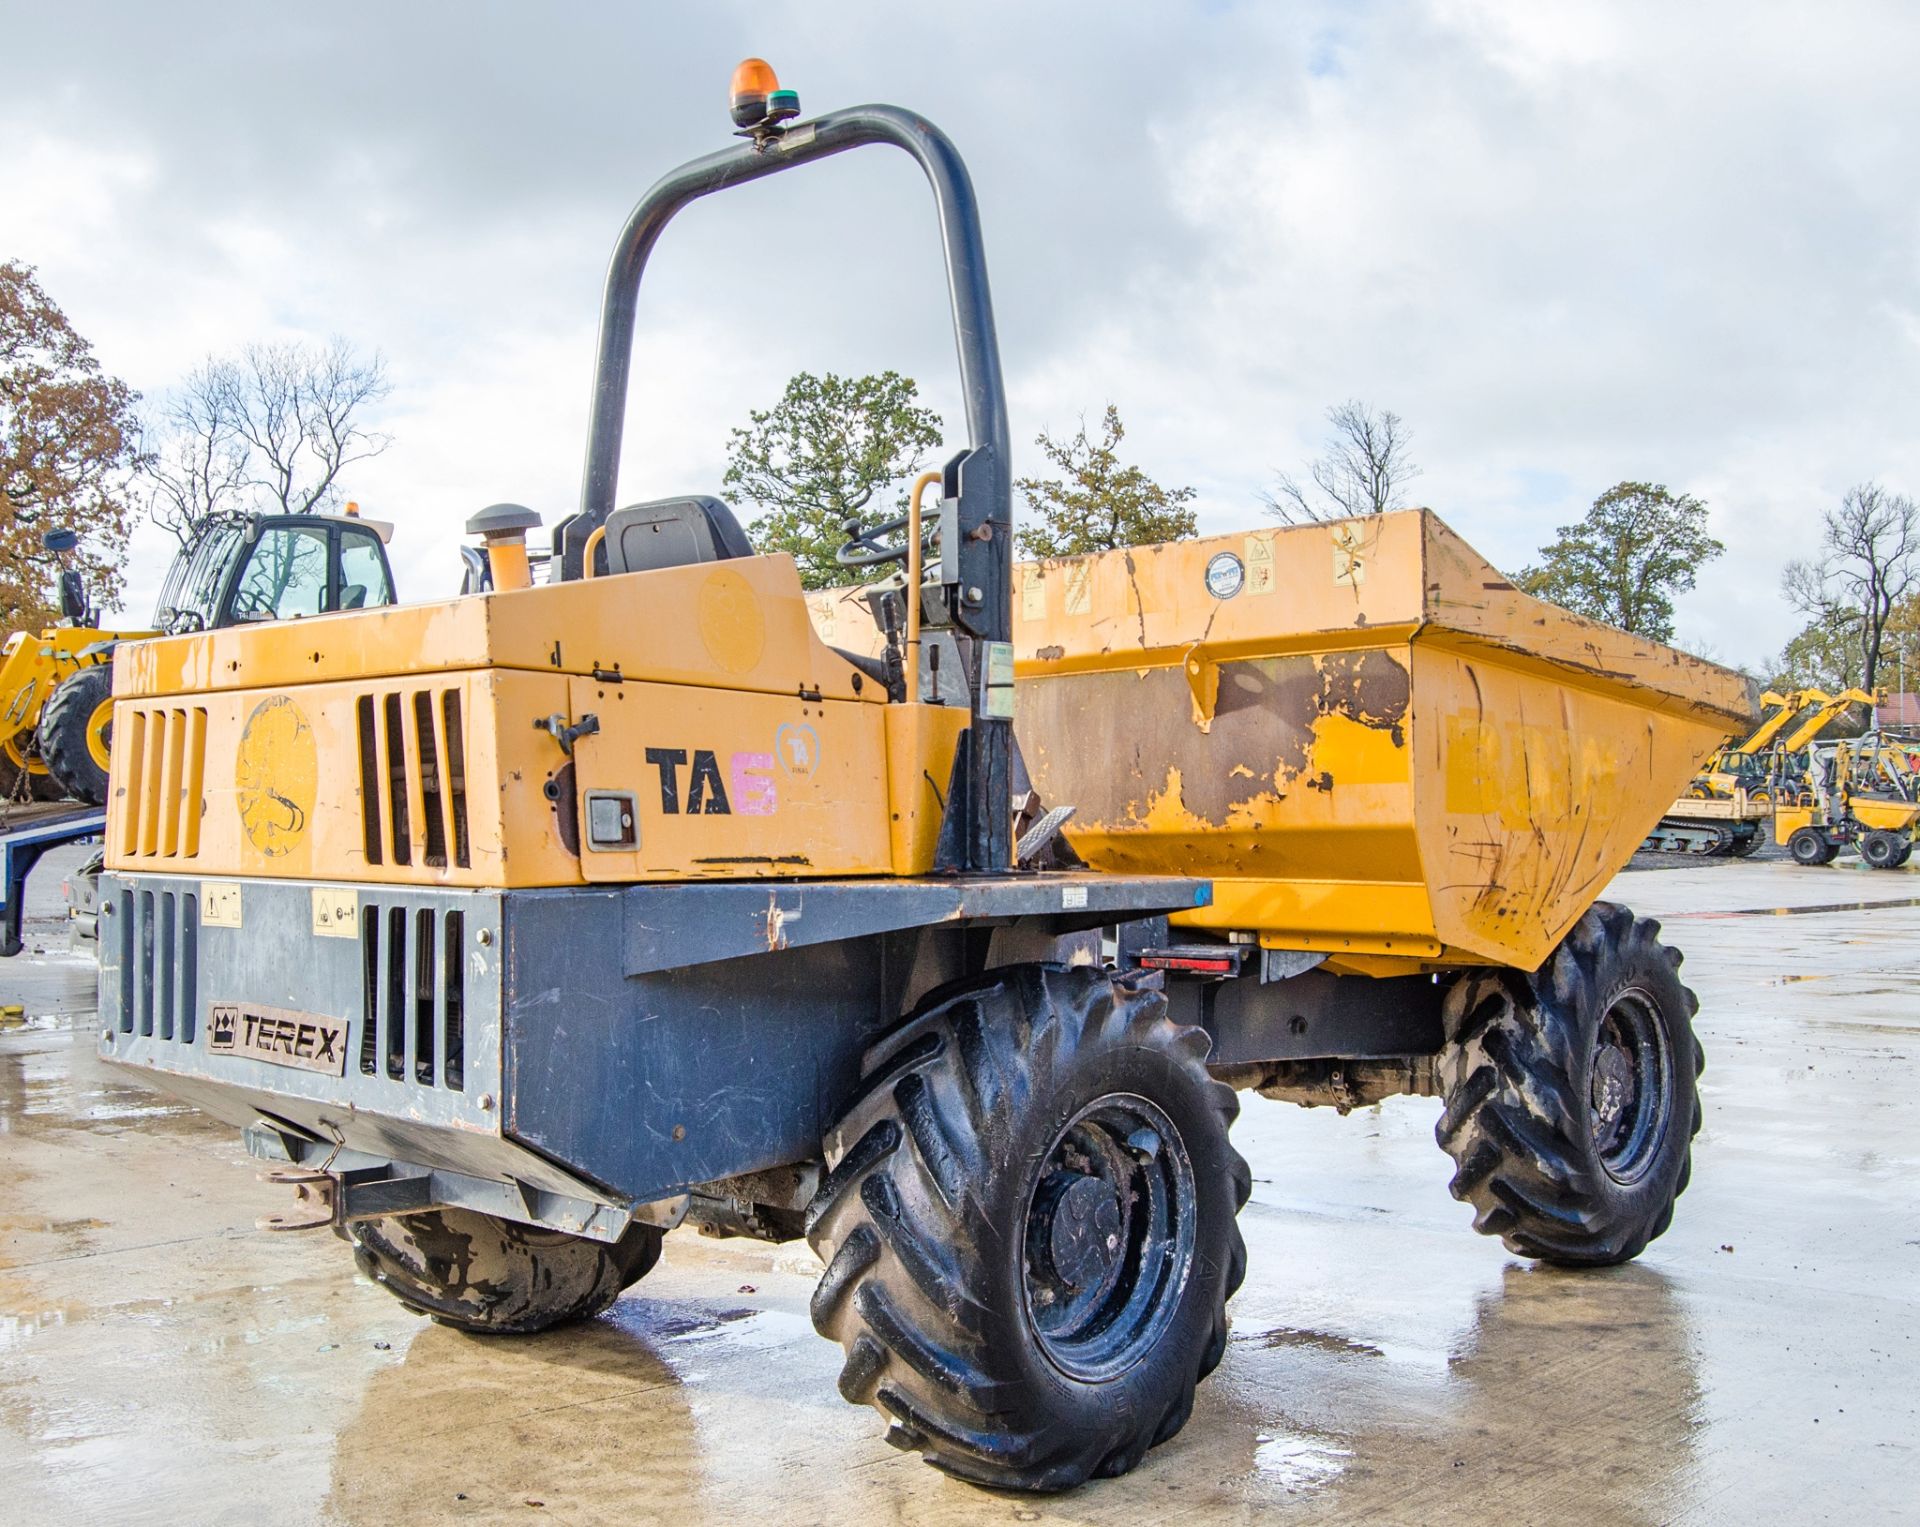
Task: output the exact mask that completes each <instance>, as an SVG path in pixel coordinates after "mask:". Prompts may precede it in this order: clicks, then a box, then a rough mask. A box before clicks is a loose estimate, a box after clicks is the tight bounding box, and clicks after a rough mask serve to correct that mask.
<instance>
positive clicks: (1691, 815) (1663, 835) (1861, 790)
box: [1644, 689, 1908, 868]
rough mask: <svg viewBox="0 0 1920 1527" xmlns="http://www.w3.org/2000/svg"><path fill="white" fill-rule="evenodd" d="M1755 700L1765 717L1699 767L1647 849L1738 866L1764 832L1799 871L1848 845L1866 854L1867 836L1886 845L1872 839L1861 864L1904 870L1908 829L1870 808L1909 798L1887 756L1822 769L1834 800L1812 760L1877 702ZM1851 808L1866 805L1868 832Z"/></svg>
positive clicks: (1849, 693) (1789, 697) (1855, 758)
mask: <svg viewBox="0 0 1920 1527" xmlns="http://www.w3.org/2000/svg"><path fill="white" fill-rule="evenodd" d="M1760 698H1761V704H1762V705H1763V706H1764V707H1765V712H1764V714H1763V716H1762V718H1761V721H1760V723H1759V725H1758V726H1756V727H1754V729H1753V730H1752V731H1750V732H1749V733H1747V734H1746V736H1744V737H1742V738H1740V739H1738V740H1737V741H1734V740H1729V741H1728V743H1727V744H1726V745H1725V746H1723V747H1721V748H1720V749H1719V751H1717V752H1716V753H1715V754H1714V755H1713V756H1712V757H1711V758H1709V759H1708V760H1707V761H1706V762H1705V763H1704V764H1702V765H1701V767H1700V771H1699V772H1698V773H1697V774H1695V775H1694V777H1693V779H1692V780H1690V781H1689V782H1688V784H1687V788H1686V790H1685V791H1684V792H1683V793H1682V794H1681V797H1680V799H1678V800H1677V801H1675V802H1674V803H1673V805H1672V807H1671V808H1669V810H1668V811H1667V814H1666V815H1665V816H1663V817H1662V818H1661V819H1660V821H1659V823H1658V825H1657V826H1656V827H1655V828H1654V830H1653V832H1652V833H1650V834H1649V835H1648V837H1647V841H1646V843H1645V845H1644V847H1646V848H1647V849H1649V850H1658V851H1662V852H1668V853H1692V854H1710V855H1716V856H1717V855H1727V854H1732V855H1737V856H1739V857H1741V858H1744V857H1746V856H1747V855H1749V854H1751V853H1753V852H1755V851H1756V850H1758V849H1759V848H1760V847H1761V845H1762V844H1763V843H1765V842H1766V841H1767V838H1768V836H1769V833H1771V835H1772V836H1773V837H1774V839H1775V841H1777V842H1779V843H1781V844H1783V845H1787V846H1789V847H1791V848H1792V849H1793V853H1794V857H1795V859H1796V860H1798V861H1799V862H1801V863H1804V864H1827V863H1830V862H1832V860H1833V859H1834V857H1835V856H1836V855H1837V854H1838V853H1839V852H1840V849H1841V848H1842V847H1844V846H1845V845H1846V844H1848V843H1851V842H1855V841H1859V842H1861V843H1862V845H1863V848H1862V851H1863V853H1864V852H1865V844H1866V840H1867V838H1868V836H1869V835H1870V834H1873V833H1886V834H1889V835H1890V836H1889V837H1888V838H1887V839H1886V840H1885V841H1882V840H1881V839H1879V838H1876V839H1874V845H1873V846H1874V852H1873V855H1872V856H1870V857H1869V859H1868V862H1869V863H1872V864H1874V865H1875V866H1876V867H1880V868H1897V867H1898V865H1899V864H1902V863H1905V862H1906V861H1905V858H1904V856H1899V855H1898V854H1897V845H1896V844H1895V842H1894V839H1897V837H1898V836H1899V834H1900V833H1901V832H1902V831H1904V830H1905V829H1904V828H1902V827H1900V826H1899V825H1898V824H1897V823H1895V822H1893V821H1892V818H1893V817H1894V816H1897V815H1899V813H1898V812H1897V811H1888V810H1881V809H1878V807H1877V806H1876V805H1875V804H1874V798H1875V797H1876V796H1887V797H1890V798H1891V799H1893V800H1904V799H1906V798H1907V793H1906V792H1907V790H1908V786H1907V784H1905V783H1904V781H1905V779H1906V778H1907V776H1906V774H1905V771H1904V770H1903V769H1901V768H1900V764H1901V760H1898V759H1896V758H1895V757H1894V756H1893V753H1894V750H1892V749H1888V748H1882V747H1880V746H1878V745H1877V744H1876V745H1874V746H1871V747H1868V748H1865V749H1861V748H1858V747H1856V746H1854V745H1852V744H1847V745H1845V749H1846V750H1845V756H1844V758H1843V759H1842V760H1841V762H1840V765H1839V767H1838V769H1837V772H1836V771H1835V770H1834V769H1832V768H1829V769H1828V770H1827V772H1828V774H1830V775H1833V777H1834V778H1836V779H1837V780H1838V781H1839V784H1838V786H1837V790H1838V793H1837V794H1836V786H1835V785H1834V784H1832V783H1827V784H1822V783H1821V781H1820V779H1819V778H1818V777H1817V776H1818V772H1819V771H1817V770H1816V769H1815V767H1814V765H1815V759H1816V752H1817V753H1818V754H1819V756H1820V758H1821V759H1830V758H1831V755H1832V753H1833V748H1832V747H1831V746H1827V747H1817V746H1816V744H1817V741H1818V739H1819V736H1820V734H1821V733H1822V732H1823V731H1825V730H1826V728H1827V727H1828V725H1830V724H1831V723H1832V722H1834V721H1835V720H1837V719H1839V718H1840V717H1841V716H1843V715H1845V714H1846V713H1847V711H1848V710H1849V709H1851V708H1852V707H1853V706H1855V705H1868V706H1871V705H1873V704H1874V703H1875V696H1874V695H1872V694H1870V693H1869V692H1868V691H1866V690H1864V689H1844V690H1841V691H1840V692H1839V693H1837V694H1828V693H1827V692H1826V691H1825V690H1820V689H1796V690H1789V691H1787V692H1786V693H1784V694H1783V693H1778V692H1776V691H1773V690H1768V691H1767V692H1766V693H1765V694H1764V695H1762V696H1761V697H1760ZM1856 799H1857V800H1860V801H1862V802H1863V803H1866V804H1867V805H1868V806H1869V813H1868V814H1869V815H1870V816H1872V817H1873V819H1874V820H1873V822H1872V823H1867V822H1864V821H1862V820H1861V819H1859V818H1858V817H1857V816H1855V815H1854V814H1853V813H1852V812H1851V810H1850V808H1849V803H1850V802H1852V801H1854V800H1856ZM1783 813H1784V815H1783ZM1882 818H1886V819H1887V820H1886V821H1884V822H1883V821H1882V820H1881V819H1882ZM1783 823H1784V825H1783ZM1796 833H1798V834H1800V836H1799V837H1798V838H1796V837H1795V834H1796Z"/></svg>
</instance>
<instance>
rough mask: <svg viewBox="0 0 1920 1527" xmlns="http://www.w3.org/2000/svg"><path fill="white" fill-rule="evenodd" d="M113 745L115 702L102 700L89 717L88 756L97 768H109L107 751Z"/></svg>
mask: <svg viewBox="0 0 1920 1527" xmlns="http://www.w3.org/2000/svg"><path fill="white" fill-rule="evenodd" d="M112 745H113V701H112V700H110V699H108V700H102V701H101V702H100V703H99V704H98V705H96V706H94V708H93V714H92V715H91V716H89V717H87V756H88V757H89V758H91V759H92V760H93V761H94V764H95V766H96V767H98V768H99V769H101V770H103V771H104V770H105V769H106V767H107V749H108V748H110V747H111V746H112Z"/></svg>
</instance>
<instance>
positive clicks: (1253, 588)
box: [1246, 536, 1273, 594]
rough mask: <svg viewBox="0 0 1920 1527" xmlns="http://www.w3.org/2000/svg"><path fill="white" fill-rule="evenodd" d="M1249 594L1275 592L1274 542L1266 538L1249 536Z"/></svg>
mask: <svg viewBox="0 0 1920 1527" xmlns="http://www.w3.org/2000/svg"><path fill="white" fill-rule="evenodd" d="M1246 563H1247V592H1248V593H1249V594H1271V593H1272V592H1273V542H1271V541H1270V540H1268V539H1267V538H1266V537H1265V536H1248V537H1247V544H1246Z"/></svg>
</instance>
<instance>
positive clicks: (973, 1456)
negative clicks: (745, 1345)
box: [807, 965, 1251, 1490]
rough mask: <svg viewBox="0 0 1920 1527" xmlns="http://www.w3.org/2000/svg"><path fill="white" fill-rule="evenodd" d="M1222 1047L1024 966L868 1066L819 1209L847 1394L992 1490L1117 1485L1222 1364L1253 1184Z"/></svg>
mask: <svg viewBox="0 0 1920 1527" xmlns="http://www.w3.org/2000/svg"><path fill="white" fill-rule="evenodd" d="M1207 1051H1208V1040H1207V1036H1206V1034H1205V1032H1204V1031H1203V1030H1201V1029H1197V1028H1182V1027H1180V1026H1179V1025H1177V1024H1175V1023H1174V1021H1173V1020H1172V1019H1171V1018H1169V1017H1168V1016H1167V1008H1166V1002H1165V999H1164V998H1163V997H1162V996H1161V995H1160V993H1159V992H1158V991H1149V990H1142V989H1140V988H1138V987H1135V986H1133V985H1130V984H1126V983H1122V982H1117V981H1115V980H1114V979H1113V978H1112V977H1111V975H1110V974H1109V973H1107V972H1106V971H1102V970H1095V969H1092V968H1088V967H1080V968H1074V969H1067V968H1063V967H1060V966H1046V965H1023V966H1015V967H1010V968H1007V969H1003V970H998V971H994V972H992V973H991V974H990V975H989V976H986V977H982V978H980V979H978V980H976V981H971V982H967V983H964V984H962V985H959V986H956V987H948V988H945V989H944V990H942V991H941V992H938V993H935V994H934V996H933V997H932V998H930V999H929V1001H928V1002H927V1003H926V1004H924V1005H923V1007H922V1009H921V1011H920V1012H919V1013H918V1014H917V1015H916V1016H915V1017H914V1018H912V1019H910V1020H909V1021H908V1022H907V1024H906V1025H905V1026H904V1027H903V1028H901V1029H899V1030H897V1031H895V1033H894V1034H892V1035H890V1036H889V1037H888V1038H887V1039H885V1040H883V1041H881V1043H879V1044H878V1045H876V1046H875V1047H874V1048H873V1049H872V1050H870V1051H869V1052H868V1054H867V1057H866V1059H865V1062H864V1065H863V1070H864V1072H865V1075H866V1078H867V1080H866V1082H865V1084H864V1092H863V1095H861V1096H859V1097H858V1098H857V1099H856V1100H855V1101H854V1103H853V1104H852V1105H851V1106H850V1107H849V1109H848V1110H847V1112H846V1114H845V1116H844V1117H843V1119H842V1120H841V1122H840V1124H839V1125H838V1126H837V1127H836V1128H835V1130H834V1133H833V1135H832V1136H831V1137H830V1138H829V1141H828V1150H827V1156H828V1161H829V1163H830V1165H831V1167H832V1170H831V1172H830V1173H829V1175H828V1178H827V1180H826V1182H825V1183H824V1184H823V1185H822V1186H821V1189H820V1192H819V1194H818V1195H817V1196H816V1198H815V1199H814V1202H813V1203H812V1205H811V1206H809V1208H808V1211H807V1238H808V1240H809V1241H810V1242H812V1244H813V1248H814V1250H815V1251H816V1252H817V1253H819V1255H820V1257H821V1259H822V1261H824V1262H825V1263H826V1264H827V1270H826V1272H825V1274H824V1275H823V1276H822V1278H821V1280H820V1287H819V1289H818V1290H817V1291H816V1293H815V1294H814V1299H813V1321H814V1325H815V1326H816V1328H818V1330H819V1331H820V1333H821V1334H822V1335H823V1336H827V1337H830V1338H831V1339H833V1340H835V1341H838V1342H839V1343H840V1344H841V1345H842V1346H843V1347H844V1348H845V1349H846V1353H847V1361H846V1365H845V1367H844V1369H843V1370H842V1372H841V1375H840V1393H841V1394H842V1395H843V1396H844V1397H845V1398H846V1399H848V1400H849V1401H851V1402H853V1403H855V1404H872V1405H874V1406H875V1407H876V1408H877V1409H878V1410H879V1411H880V1412H881V1414H882V1415H884V1416H885V1417H887V1419H888V1421H889V1423H890V1427H889V1430H888V1434H887V1435H888V1440H889V1441H890V1442H892V1443H894V1445H896V1446H898V1447H901V1448H903V1449H908V1450H912V1451H917V1452H919V1453H920V1454H921V1455H922V1456H923V1457H924V1458H925V1459H926V1460H927V1462H929V1463H931V1464H933V1465H934V1466H935V1467H936V1468H939V1469H942V1470H944V1471H945V1472H947V1473H949V1474H952V1475H954V1476H956V1477H957V1478H960V1479H965V1480H969V1481H972V1482H973V1483H975V1484H981V1485H988V1486H993V1487H996V1488H1002V1489H1016V1490H1065V1489H1070V1488H1071V1487H1073V1486H1074V1485H1077V1484H1079V1483H1081V1482H1082V1481H1083V1480H1085V1479H1087V1478H1089V1477H1090V1476H1093V1475H1096V1474H1097V1475H1102V1476H1113V1475H1118V1474H1124V1473H1126V1472H1127V1471H1128V1470H1129V1469H1131V1468H1133V1467H1134V1466H1135V1465H1136V1464H1138V1463H1139V1462H1140V1460H1141V1458H1142V1457H1144V1456H1145V1454H1146V1452H1147V1449H1148V1448H1150V1447H1152V1446H1154V1445H1155V1444H1156V1443H1160V1442H1164V1441H1166V1440H1167V1439H1168V1438H1169V1437H1171V1436H1173V1435H1174V1434H1175V1433H1176V1432H1178V1431H1179V1430H1180V1428H1181V1427H1182V1426H1183V1425H1185V1423H1186V1420H1187V1417H1188V1416H1189V1415H1190V1414H1191V1413H1192V1410H1193V1392H1194V1386H1195V1385H1196V1384H1197V1383H1198V1382H1199V1380H1200V1379H1201V1378H1203V1377H1205V1375H1206V1374H1207V1373H1209V1372H1210V1371H1212V1369H1213V1368H1214V1367H1215V1366H1216V1365H1217V1364H1218V1363H1219V1361H1220V1359H1221V1356H1222V1355H1223V1354H1224V1353H1225V1351H1226V1344H1227V1314H1226V1301H1227V1299H1228V1297H1229V1296H1230V1295H1231V1294H1232V1293H1233V1291H1234V1290H1235V1289H1236V1288H1238V1287H1239V1285H1240V1279H1241V1277H1242V1275H1243V1274H1244V1272H1245V1269H1246V1251H1245V1248H1244V1246H1243V1244H1242V1242H1241V1239H1240V1232H1239V1228H1238V1226H1237V1225H1236V1224H1235V1222H1234V1216H1235V1215H1236V1214H1237V1213H1238V1211H1239V1209H1240V1206H1241V1205H1242V1204H1244V1203H1245V1202H1246V1199H1247V1194H1248V1191H1249V1188H1250V1185H1251V1178H1250V1176H1249V1174H1248V1171H1247V1165H1246V1163H1245V1162H1244V1161H1242V1160H1241V1159H1240V1157H1239V1155H1238V1154H1237V1153H1236V1152H1235V1151H1234V1149H1233V1147H1232V1146H1231V1145H1230V1144H1229V1143H1228V1139H1227V1128H1228V1125H1229V1124H1231V1123H1232V1121H1233V1119H1234V1117H1235V1115H1236V1114H1237V1113H1238V1112H1239V1104H1238V1102H1237V1100H1236V1099H1235V1096H1234V1093H1233V1091H1232V1089H1231V1088H1229V1087H1226V1086H1224V1085H1223V1084H1221V1083H1219V1082H1216V1081H1214V1080H1213V1079H1212V1077H1210V1076H1209V1075H1208V1074H1207V1069H1206V1065H1205V1060H1206V1055H1207Z"/></svg>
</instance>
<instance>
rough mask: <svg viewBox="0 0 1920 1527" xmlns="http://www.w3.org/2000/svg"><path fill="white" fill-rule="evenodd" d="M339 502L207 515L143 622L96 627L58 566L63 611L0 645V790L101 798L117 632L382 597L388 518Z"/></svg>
mask: <svg viewBox="0 0 1920 1527" xmlns="http://www.w3.org/2000/svg"><path fill="white" fill-rule="evenodd" d="M348 511H349V512H348V513H347V514H345V515H331V514H250V513H238V512H232V513H221V514H217V515H213V516H210V517H209V518H208V519H207V520H205V521H204V522H202V523H201V524H200V525H199V526H198V527H197V528H196V530H195V533H194V535H193V536H192V538H191V539H190V540H188V542H187V543H186V544H185V545H183V546H182V547H181V549H180V550H179V551H178V552H177V553H176V554H175V556H174V559H173V561H172V563H171V564H170V565H169V567H168V570H167V576H166V579H165V581H164V582H163V584H162V585H161V591H160V605H159V610H158V611H157V613H156V614H155V617H154V626H153V628H151V629H147V630H111V631H110V630H103V629H102V628H101V627H100V624H99V619H98V616H97V614H96V613H95V612H93V611H90V610H89V609H88V607H87V599H86V593H85V590H84V589H83V588H82V587H81V585H80V580H79V578H78V576H77V575H76V574H74V573H73V572H71V570H63V572H62V574H61V580H60V592H61V603H62V611H63V613H64V615H65V617H66V623H65V624H64V625H58V626H50V627H48V628H47V629H45V630H43V631H40V632H38V633H34V632H31V631H16V632H14V633H13V634H12V635H10V636H9V637H8V638H7V639H6V644H5V646H4V648H0V799H11V798H14V797H16V796H20V795H30V796H32V797H33V798H34V799H37V800H48V801H51V800H60V799H63V798H65V799H71V800H75V801H82V802H86V803H88V804H90V805H95V806H99V805H103V804H105V802H106V798H107V766H108V756H109V752H110V749H111V746H112V741H113V667H112V664H113V655H114V652H115V650H116V648H118V646H119V645H120V643H122V642H130V641H139V640H143V639H145V638H147V637H150V636H155V635H159V634H161V633H178V632H183V631H199V630H210V629H213V628H215V627H218V626H225V625H235V624H244V623H253V622H258V621H261V620H277V619H294V618H298V617H302V616H308V615H318V614H323V613H326V612H328V611H332V610H345V609H360V608H365V607H371V606H377V605H383V604H389V603H391V602H392V600H393V574H392V570H391V568H390V567H389V565H388V562H387V553H386V541H387V538H388V536H389V535H390V534H391V533H392V526H390V525H387V524H385V523H384V522H381V521H376V520H369V519H362V518H360V516H359V512H358V508H357V506H355V505H348ZM45 543H46V546H47V549H48V550H49V551H52V552H55V553H56V554H64V553H67V552H70V551H71V550H72V549H73V548H74V546H75V545H77V544H78V537H77V536H75V534H74V532H72V531H71V530H54V531H49V532H48V533H47V535H46V537H45Z"/></svg>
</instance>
